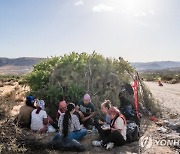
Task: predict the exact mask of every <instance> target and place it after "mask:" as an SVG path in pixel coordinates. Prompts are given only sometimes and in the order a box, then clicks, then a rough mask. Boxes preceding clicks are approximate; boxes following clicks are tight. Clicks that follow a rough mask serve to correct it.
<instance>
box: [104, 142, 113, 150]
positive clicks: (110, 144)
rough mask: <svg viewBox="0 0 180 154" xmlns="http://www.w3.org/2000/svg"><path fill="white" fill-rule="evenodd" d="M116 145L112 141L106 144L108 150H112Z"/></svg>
mask: <svg viewBox="0 0 180 154" xmlns="http://www.w3.org/2000/svg"><path fill="white" fill-rule="evenodd" d="M113 147H114V143H112V142H109V143H108V144H107V145H106V149H107V150H110V149H112V148H113Z"/></svg>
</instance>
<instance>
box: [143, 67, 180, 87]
mask: <svg viewBox="0 0 180 154" xmlns="http://www.w3.org/2000/svg"><path fill="white" fill-rule="evenodd" d="M141 77H142V78H143V79H145V80H146V81H157V80H158V78H161V80H162V81H163V82H167V83H171V84H175V83H179V82H180V71H169V70H166V71H150V72H141Z"/></svg>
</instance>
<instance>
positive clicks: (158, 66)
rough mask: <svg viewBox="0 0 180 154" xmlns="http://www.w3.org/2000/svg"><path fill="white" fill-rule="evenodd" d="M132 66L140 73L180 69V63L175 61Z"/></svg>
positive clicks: (138, 63)
mask: <svg viewBox="0 0 180 154" xmlns="http://www.w3.org/2000/svg"><path fill="white" fill-rule="evenodd" d="M131 65H132V66H133V67H135V68H136V70H138V71H149V70H152V71H153V70H166V69H167V70H171V69H172V70H176V69H177V70H179V69H180V62H175V61H157V62H133V63H131Z"/></svg>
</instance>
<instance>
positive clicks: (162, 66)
mask: <svg viewBox="0 0 180 154" xmlns="http://www.w3.org/2000/svg"><path fill="white" fill-rule="evenodd" d="M44 59H45V58H35V57H21V58H12V59H11V58H4V57H0V75H9V74H11V75H21V74H26V73H28V72H31V71H32V69H33V65H35V64H37V63H39V62H40V61H42V60H44ZM131 65H132V66H133V67H135V68H136V70H138V71H157V70H173V71H174V70H180V62H174V61H159V62H132V63H131Z"/></svg>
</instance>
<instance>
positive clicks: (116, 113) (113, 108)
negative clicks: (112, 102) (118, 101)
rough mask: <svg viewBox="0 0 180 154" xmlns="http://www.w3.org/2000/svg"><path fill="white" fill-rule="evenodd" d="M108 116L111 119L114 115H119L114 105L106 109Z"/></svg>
mask: <svg viewBox="0 0 180 154" xmlns="http://www.w3.org/2000/svg"><path fill="white" fill-rule="evenodd" d="M108 113H109V116H110V118H111V120H112V119H114V118H115V117H117V116H119V114H120V111H119V109H118V108H117V107H115V106H111V107H110V109H109V110H108Z"/></svg>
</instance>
